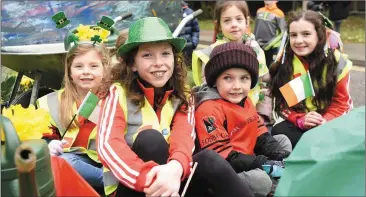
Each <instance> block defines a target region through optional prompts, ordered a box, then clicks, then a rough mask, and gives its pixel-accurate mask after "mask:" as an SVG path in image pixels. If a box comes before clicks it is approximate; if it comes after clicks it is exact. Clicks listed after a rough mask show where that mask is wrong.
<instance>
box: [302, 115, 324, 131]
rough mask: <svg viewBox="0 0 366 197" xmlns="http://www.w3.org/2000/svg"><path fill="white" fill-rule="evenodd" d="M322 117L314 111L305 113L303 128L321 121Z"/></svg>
mask: <svg viewBox="0 0 366 197" xmlns="http://www.w3.org/2000/svg"><path fill="white" fill-rule="evenodd" d="M323 121H324V119H323V117H322V115H320V114H318V113H317V112H315V111H311V112H309V113H307V114H306V115H305V122H304V128H305V129H311V128H313V127H316V126H318V125H321V124H322V123H323Z"/></svg>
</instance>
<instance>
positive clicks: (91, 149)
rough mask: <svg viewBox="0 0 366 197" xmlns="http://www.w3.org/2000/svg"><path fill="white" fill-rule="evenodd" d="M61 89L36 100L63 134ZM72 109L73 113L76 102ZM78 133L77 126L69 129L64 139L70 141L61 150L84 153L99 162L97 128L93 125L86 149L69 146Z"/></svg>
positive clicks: (75, 108) (75, 109)
mask: <svg viewBox="0 0 366 197" xmlns="http://www.w3.org/2000/svg"><path fill="white" fill-rule="evenodd" d="M63 91H64V90H63V89H62V90H59V91H57V92H52V93H50V94H47V95H45V96H43V97H41V98H39V99H38V100H37V104H38V107H39V108H42V109H45V110H47V111H48V112H49V113H50V115H51V120H50V122H51V124H52V125H55V126H56V127H57V129H58V130H59V132H60V134H61V135H63V133H64V132H65V128H63V127H62V125H61V119H60V103H61V102H60V100H61V94H62V92H63ZM73 111H74V113H76V112H77V107H76V103H74V104H73ZM78 133H79V128H73V129H69V130H68V131H67V132H66V134H65V136H64V139H70V141H69V146H68V147H67V148H64V149H63V151H64V152H82V153H86V154H87V155H88V156H89V157H90V158H91V159H92V160H94V161H95V162H98V163H100V161H99V159H98V155H97V149H96V141H95V140H96V139H95V138H96V136H97V128H96V127H95V128H94V129H93V131H92V132H91V133H90V135H89V138H88V146H87V149H86V148H84V147H71V146H72V144H73V143H74V142H75V140H76V137H77V135H78ZM70 142H71V143H70Z"/></svg>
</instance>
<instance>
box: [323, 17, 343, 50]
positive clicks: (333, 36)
mask: <svg viewBox="0 0 366 197" xmlns="http://www.w3.org/2000/svg"><path fill="white" fill-rule="evenodd" d="M318 13H319V15H320V16H321V17H322V18H323V20H324V26H325V29H326V38H327V39H326V43H325V45H324V54H325V56H328V49H329V48H330V49H332V50H334V49H339V50H340V51H341V52H343V42H342V40H341V35H340V34H339V33H338V32H336V31H334V30H333V23H332V22H331V21H330V20H329V18H328V17H326V16H324V15H323V14H322V13H321V12H318Z"/></svg>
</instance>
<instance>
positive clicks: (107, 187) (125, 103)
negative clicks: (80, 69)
mask: <svg viewBox="0 0 366 197" xmlns="http://www.w3.org/2000/svg"><path fill="white" fill-rule="evenodd" d="M114 85H115V86H116V87H117V89H118V94H119V104H120V105H121V106H122V109H123V112H124V115H125V119H126V123H127V126H126V128H125V140H126V143H127V144H128V145H129V146H130V147H132V145H133V142H134V141H135V139H136V137H137V135H138V133H139V132H140V131H143V130H146V129H155V130H158V131H160V132H161V134H162V135H163V136H164V138H165V140H166V141H167V142H168V138H169V136H170V126H171V123H172V120H173V117H174V114H175V112H176V111H177V110H178V107H179V105H180V103H181V102H180V100H177V99H173V100H172V99H169V100H167V101H166V103H165V104H164V106H163V108H162V110H161V114H160V123H159V119H158V117H157V115H156V113H155V110H154V109H153V107H152V106H151V105H150V103H149V101H148V100H147V99H146V97H145V104H144V106H143V107H142V108H141V110H140V109H139V108H138V106H136V105H135V104H133V103H132V102H131V101H130V100H129V99H126V98H127V97H126V94H125V90H124V89H123V88H122V86H121V85H119V84H114ZM168 143H169V142H168ZM103 182H104V191H105V194H106V195H109V194H111V193H112V192H114V191H115V190H116V189H117V187H118V184H119V181H118V179H117V178H116V177H115V176H114V175H113V173H112V172H111V171H110V170H109V169H108V168H106V167H103Z"/></svg>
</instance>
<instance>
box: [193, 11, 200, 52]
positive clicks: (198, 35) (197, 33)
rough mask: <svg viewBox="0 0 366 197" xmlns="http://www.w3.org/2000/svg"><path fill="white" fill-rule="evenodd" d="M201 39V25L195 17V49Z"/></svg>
mask: <svg viewBox="0 0 366 197" xmlns="http://www.w3.org/2000/svg"><path fill="white" fill-rule="evenodd" d="M199 40H200V26H199V23H198V20H197V19H196V18H195V19H193V21H192V45H193V49H196V48H197V45H198V43H199Z"/></svg>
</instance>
